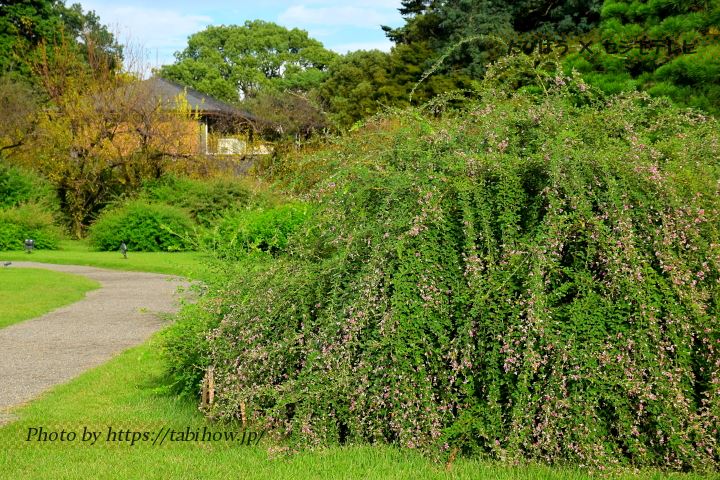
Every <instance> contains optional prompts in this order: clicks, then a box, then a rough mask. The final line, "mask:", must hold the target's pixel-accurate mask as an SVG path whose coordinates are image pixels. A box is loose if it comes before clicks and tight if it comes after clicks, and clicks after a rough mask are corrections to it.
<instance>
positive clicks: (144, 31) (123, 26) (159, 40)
mask: <svg viewBox="0 0 720 480" xmlns="http://www.w3.org/2000/svg"><path fill="white" fill-rule="evenodd" d="M82 4H83V8H84V9H85V10H94V11H95V12H96V13H97V14H98V15H99V16H100V18H101V20H103V21H104V22H105V23H106V24H107V25H108V27H109V28H110V30H111V31H113V33H115V34H116V36H117V38H118V39H119V40H120V41H121V42H122V43H124V44H126V45H128V44H129V45H134V46H136V47H137V48H141V49H144V50H145V54H146V55H147V56H149V57H151V60H150V63H153V64H154V63H155V60H156V56H157V60H158V63H159V64H164V63H172V61H173V56H172V54H173V53H174V52H175V51H176V50H181V49H182V48H183V46H184V45H186V44H187V37H188V36H190V35H191V34H193V33H195V32H198V31H200V30H203V29H204V28H205V27H206V26H208V25H210V24H212V21H213V19H212V18H211V17H209V16H206V15H191V14H185V13H182V12H179V11H178V10H173V9H170V8H155V7H144V6H137V5H133V6H130V5H117V4H116V5H108V4H106V3H104V2H98V3H95V2H83V3H82Z"/></svg>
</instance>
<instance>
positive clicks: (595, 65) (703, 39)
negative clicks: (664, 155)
mask: <svg viewBox="0 0 720 480" xmlns="http://www.w3.org/2000/svg"><path fill="white" fill-rule="evenodd" d="M718 28H720V3H718V2H706V1H702V0H690V1H687V2H668V1H661V0H653V1H649V2H643V3H642V4H640V3H638V2H630V1H625V0H606V1H605V3H604V4H603V8H602V23H601V25H600V32H599V34H600V35H599V36H600V42H598V43H602V47H600V46H598V47H597V48H596V50H595V52H594V55H593V56H576V57H574V58H571V59H570V60H569V62H568V63H569V66H573V67H575V68H577V69H578V70H579V71H581V72H582V73H583V74H584V76H585V77H586V78H587V79H588V81H589V82H591V83H593V84H595V85H597V86H598V87H600V88H601V89H602V90H604V91H606V92H608V93H616V92H619V91H627V90H635V89H644V90H647V91H649V92H650V93H651V94H653V95H657V96H659V95H664V96H668V97H670V98H672V99H673V100H674V101H676V102H677V103H679V104H681V105H688V106H692V107H697V108H701V109H704V110H706V111H709V112H713V113H720V45H718V43H717V41H715V42H713V41H712V40H711V41H710V42H708V40H710V39H711V38H712V37H713V35H715V37H714V38H717V36H716V35H717V34H718Z"/></svg>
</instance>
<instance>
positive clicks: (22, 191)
mask: <svg viewBox="0 0 720 480" xmlns="http://www.w3.org/2000/svg"><path fill="white" fill-rule="evenodd" d="M53 197H54V196H53V193H52V189H51V188H50V186H49V185H48V184H47V183H46V182H44V181H43V180H42V179H40V178H39V177H37V176H36V175H34V174H31V173H26V172H24V171H22V170H20V169H18V168H15V167H7V166H0V208H9V207H15V206H18V205H20V204H23V203H40V204H42V205H43V206H45V207H50V205H51V204H52V203H54V198H53ZM47 209H48V210H50V208H47Z"/></svg>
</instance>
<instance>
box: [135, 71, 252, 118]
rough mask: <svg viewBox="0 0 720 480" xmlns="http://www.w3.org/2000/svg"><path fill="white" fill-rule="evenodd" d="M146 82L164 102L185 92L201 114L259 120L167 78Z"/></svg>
mask: <svg viewBox="0 0 720 480" xmlns="http://www.w3.org/2000/svg"><path fill="white" fill-rule="evenodd" d="M145 83H147V84H148V85H149V86H150V89H151V90H152V92H153V94H154V96H156V97H158V98H161V99H162V101H163V102H167V103H174V102H175V99H176V98H177V97H178V95H181V94H185V95H186V98H187V102H188V104H189V106H190V108H192V109H193V110H196V111H197V112H198V113H199V114H200V115H222V116H234V117H243V118H245V119H247V120H250V121H256V120H257V118H256V117H255V116H254V115H252V114H251V113H248V112H245V111H243V110H240V109H239V108H237V107H234V106H233V105H230V104H229V103H225V102H223V101H221V100H218V99H216V98H213V97H211V96H210V95H206V94H204V93H202V92H199V91H197V90H195V89H194V88H190V87H186V86H184V85H180V84H178V83H175V82H172V81H170V80H167V79H165V78H161V77H152V78H150V79H148V80H145Z"/></svg>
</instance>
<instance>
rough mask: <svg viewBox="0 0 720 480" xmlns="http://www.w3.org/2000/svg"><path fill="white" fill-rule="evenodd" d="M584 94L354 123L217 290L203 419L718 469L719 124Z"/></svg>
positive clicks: (493, 99) (575, 86)
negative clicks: (361, 130) (267, 236)
mask: <svg viewBox="0 0 720 480" xmlns="http://www.w3.org/2000/svg"><path fill="white" fill-rule="evenodd" d="M586 90H587V89H586V88H584V87H583V84H579V83H577V82H576V81H575V80H573V79H570V78H566V77H557V78H556V80H555V82H554V84H553V85H549V86H547V92H548V93H547V95H544V94H543V95H541V96H540V97H539V98H538V97H533V96H529V95H527V94H517V95H511V94H507V93H505V92H502V91H498V90H491V91H485V92H482V94H483V96H482V98H483V100H482V101H479V102H478V103H477V104H474V105H471V106H469V107H468V111H467V112H466V113H462V114H458V115H447V116H445V118H442V119H432V118H426V117H424V116H423V115H422V114H421V112H419V111H416V110H408V111H405V112H402V113H400V114H396V115H392V116H390V118H388V119H381V120H379V121H378V122H379V123H378V124H379V125H383V124H386V125H390V127H389V128H377V129H375V130H368V133H367V135H365V136H363V135H358V136H357V137H353V136H351V137H348V138H347V140H346V143H345V145H344V146H341V148H340V149H339V151H338V152H336V155H335V158H343V159H345V162H344V165H342V166H340V168H339V169H338V170H337V171H335V172H330V173H328V176H329V178H327V177H326V179H325V180H324V181H323V182H321V184H320V185H319V186H318V187H317V189H316V190H315V195H316V199H317V202H318V209H317V212H316V213H315V214H314V215H313V216H312V219H311V220H310V221H309V224H308V227H307V229H306V231H307V232H308V233H307V234H306V235H302V236H300V235H295V236H293V237H292V241H294V242H296V243H295V244H293V245H292V248H291V249H290V252H291V255H284V256H282V255H281V256H279V257H278V258H277V259H276V260H274V261H272V262H270V263H269V264H268V266H267V268H265V269H264V270H263V271H261V272H253V273H252V274H249V273H248V274H244V273H242V272H239V273H238V275H237V276H236V277H235V278H234V279H232V280H230V279H229V281H228V285H226V286H224V287H222V288H218V289H217V290H216V292H215V293H213V295H215V296H216V302H217V303H216V305H215V306H214V307H213V308H214V309H215V311H218V312H219V313H218V317H216V321H217V328H215V329H213V330H212V331H210V332H208V334H207V341H208V345H207V356H208V357H207V358H208V364H209V365H211V366H213V367H214V372H215V373H214V380H215V386H216V390H215V392H216V394H215V402H214V403H213V404H212V405H210V406H209V407H208V408H207V411H206V412H207V414H208V415H209V416H211V417H213V418H219V419H234V418H237V417H238V416H239V415H240V414H241V412H242V413H244V414H246V415H247V417H248V418H249V419H250V420H251V421H253V422H256V423H259V424H261V425H263V426H266V427H269V428H273V429H275V431H276V432H278V434H281V435H288V436H289V437H290V438H291V439H293V440H297V441H301V442H302V443H303V444H306V445H312V444H326V443H337V442H340V443H342V442H362V441H368V442H377V441H384V442H391V443H396V444H399V445H403V446H407V447H411V448H413V447H420V448H425V449H433V450H434V449H437V450H439V451H445V452H450V451H458V450H459V451H463V452H467V453H477V454H483V455H488V456H491V457H494V458H500V459H506V460H513V459H515V460H520V459H534V460H540V461H544V462H572V463H575V464H581V465H596V466H603V467H605V466H610V465H616V464H625V465H632V466H659V467H664V468H670V469H677V470H698V471H702V470H711V469H716V468H717V467H718V466H719V465H720V457H719V453H718V452H720V449H719V448H718V441H719V437H718V425H719V424H720V348H718V342H720V325H719V324H718V321H717V318H718V301H719V300H720V231H719V230H718V228H717V225H718V221H719V220H720V217H719V215H720V199H719V197H718V195H717V183H716V182H717V178H718V177H719V175H720V170H719V168H720V167H719V166H718V164H717V158H718V156H719V155H720V151H719V150H718V148H720V147H719V145H720V138H719V135H720V133H719V132H720V128H719V125H718V122H717V121H716V120H713V119H708V118H707V117H705V116H702V115H700V114H697V113H694V112H687V111H680V110H676V109H674V108H672V107H671V106H670V105H669V103H668V102H667V101H662V100H652V99H651V98H650V97H649V96H648V95H646V94H633V95H628V96H624V97H617V98H611V99H609V100H608V101H607V102H603V103H600V102H593V101H592V99H589V101H579V99H580V97H581V96H583V95H585V94H586V93H587V92H586ZM578 92H584V93H578ZM310 161H312V159H311V160H310ZM208 312H210V313H212V312H213V310H212V309H210V310H208Z"/></svg>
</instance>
